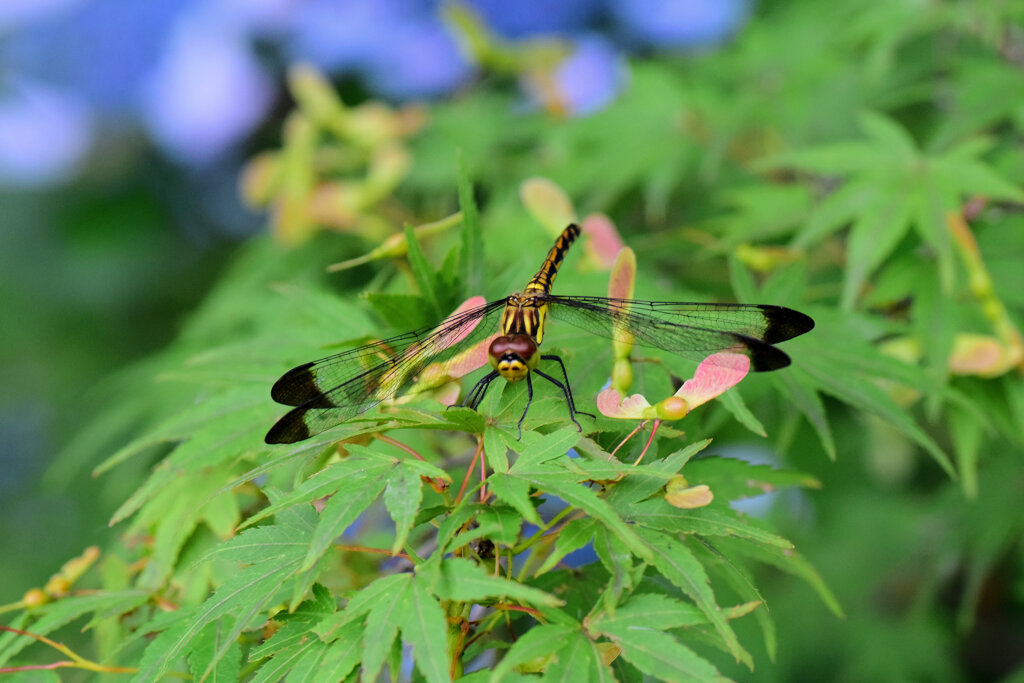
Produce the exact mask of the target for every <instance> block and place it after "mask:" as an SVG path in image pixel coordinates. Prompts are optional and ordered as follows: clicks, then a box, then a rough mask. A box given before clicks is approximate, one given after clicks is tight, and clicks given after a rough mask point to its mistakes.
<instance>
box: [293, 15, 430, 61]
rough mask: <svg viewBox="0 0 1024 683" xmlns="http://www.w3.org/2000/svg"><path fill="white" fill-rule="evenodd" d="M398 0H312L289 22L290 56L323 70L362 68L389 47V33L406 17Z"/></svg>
mask: <svg viewBox="0 0 1024 683" xmlns="http://www.w3.org/2000/svg"><path fill="white" fill-rule="evenodd" d="M409 4H410V3H409V2H403V1H402V0H375V1H374V2H366V1H365V0H312V1H311V2H307V3H306V4H305V5H303V8H302V11H301V12H299V13H297V14H296V16H295V19H294V21H293V22H292V26H291V29H292V31H293V35H292V37H291V46H290V49H289V54H290V57H291V58H292V59H295V60H299V61H308V62H311V63H313V64H314V65H316V66H318V67H320V68H321V69H324V70H327V71H339V70H340V71H344V70H358V69H363V68H365V67H366V66H367V65H369V64H371V63H372V62H373V61H374V60H375V59H376V58H377V57H378V55H379V54H381V53H384V52H385V51H386V50H388V49H390V47H391V45H390V43H392V42H393V41H392V38H391V33H392V31H393V30H394V27H395V26H396V25H398V24H399V23H402V22H406V21H409V20H410V11H409V10H410V7H409Z"/></svg>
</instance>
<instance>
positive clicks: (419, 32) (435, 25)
mask: <svg viewBox="0 0 1024 683" xmlns="http://www.w3.org/2000/svg"><path fill="white" fill-rule="evenodd" d="M471 73H472V67H471V66H470V64H469V63H468V62H467V61H466V59H465V58H464V57H463V56H462V53H461V52H460V51H459V48H458V45H457V44H456V43H455V39H454V37H453V36H452V35H451V33H450V32H449V30H448V29H447V28H446V27H445V26H444V25H443V24H442V23H441V21H440V20H439V19H436V18H435V19H428V20H426V21H423V22H417V23H415V24H406V25H404V26H402V27H401V28H400V29H399V30H397V31H395V33H394V35H393V42H392V43H391V45H389V46H388V49H387V50H385V51H383V52H382V53H381V54H380V55H378V57H377V59H375V60H374V61H373V62H372V63H371V65H370V66H369V68H368V69H367V70H366V74H367V78H368V79H369V84H370V87H371V88H372V89H373V90H374V91H375V92H377V93H379V94H381V95H385V96H387V97H391V98H395V99H407V98H418V97H436V96H438V95H444V94H446V93H449V92H451V91H453V90H455V89H456V88H458V87H459V86H460V85H462V84H463V83H465V82H466V80H467V79H468V78H469V76H470V75H471Z"/></svg>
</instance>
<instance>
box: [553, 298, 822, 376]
mask: <svg viewBox="0 0 1024 683" xmlns="http://www.w3.org/2000/svg"><path fill="white" fill-rule="evenodd" d="M546 303H547V304H548V307H549V311H550V313H551V316H552V317H553V318H555V319H556V320H562V321H565V322H567V323H569V324H570V325H573V326H575V327H578V328H580V329H583V330H585V331H587V332H590V333H592V334H596V335H600V336H603V337H606V338H609V339H614V340H617V341H622V342H626V343H634V344H638V345H640V346H648V347H653V348H657V349H662V350H664V351H670V352H672V353H675V354H679V355H681V356H685V357H687V358H690V359H691V360H695V361H698V362H699V361H702V360H703V359H704V358H706V357H707V356H710V355H712V354H714V353H718V352H721V351H728V352H732V353H742V354H743V355H746V356H748V357H749V358H750V360H751V364H752V366H753V369H754V370H755V371H760V372H763V371H768V370H777V369H779V368H784V367H786V366H787V365H789V363H790V360H789V356H787V355H786V354H785V353H784V352H783V351H782V350H780V349H777V348H775V347H774V346H772V344H773V343H776V342H780V341H784V340H786V339H790V338H792V337H795V336H797V335H800V334H803V333H804V332H807V331H808V330H810V329H811V328H813V327H814V322H813V321H812V320H811V319H810V318H809V317H808V316H806V315H804V314H803V313H800V312H798V311H794V310H792V309H789V308H784V307H782V306H766V305H758V304H703V303H677V302H658V301H635V300H631V299H608V298H604V297H595V296H567V297H563V296H555V295H548V296H547V297H546Z"/></svg>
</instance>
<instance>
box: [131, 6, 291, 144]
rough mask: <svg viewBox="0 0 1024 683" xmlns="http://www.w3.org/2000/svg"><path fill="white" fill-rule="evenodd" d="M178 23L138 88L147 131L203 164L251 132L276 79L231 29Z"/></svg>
mask: <svg viewBox="0 0 1024 683" xmlns="http://www.w3.org/2000/svg"><path fill="white" fill-rule="evenodd" d="M203 19H204V17H202V15H201V13H200V14H199V15H196V16H190V17H183V18H182V20H180V21H179V23H178V25H177V27H176V29H175V31H174V33H173V35H172V36H171V40H170V42H169V44H168V46H167V49H166V50H165V52H164V54H163V56H162V58H161V60H160V62H159V64H157V66H156V68H155V69H154V70H153V71H152V72H151V73H150V75H149V78H148V80H147V83H146V84H145V86H144V87H143V90H142V103H141V105H142V117H143V120H144V122H145V124H146V127H147V129H148V130H149V131H150V133H151V134H152V136H153V137H154V138H155V139H156V141H157V142H158V143H159V144H160V145H161V147H163V148H164V149H165V150H166V151H167V152H168V153H169V154H170V155H171V156H173V157H175V158H178V159H179V160H183V161H191V162H200V163H201V162H206V161H209V160H211V159H213V158H214V157H216V156H218V155H219V154H221V153H222V152H224V151H225V150H226V149H227V148H228V147H230V146H231V145H232V144H234V143H236V142H238V140H239V139H240V138H242V137H243V136H245V135H246V134H248V133H249V132H251V131H252V130H253V129H254V128H255V127H256V126H257V125H258V124H259V122H260V121H261V120H262V119H263V117H264V116H265V115H266V113H267V111H268V110H269V108H270V105H271V103H272V101H273V96H274V83H273V80H272V79H271V78H270V76H269V75H268V74H266V73H265V72H264V71H263V69H262V67H261V66H260V65H259V63H258V62H257V60H256V57H255V56H254V55H253V53H252V50H251V49H250V48H249V46H248V44H247V42H246V38H245V36H244V35H242V34H240V33H239V32H238V31H236V30H235V29H234V27H231V26H228V25H224V24H221V23H219V22H212V21H203Z"/></svg>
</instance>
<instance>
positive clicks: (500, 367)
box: [487, 334, 540, 382]
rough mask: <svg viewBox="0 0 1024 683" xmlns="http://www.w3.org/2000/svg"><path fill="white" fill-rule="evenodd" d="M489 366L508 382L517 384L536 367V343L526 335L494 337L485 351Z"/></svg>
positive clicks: (537, 357)
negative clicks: (489, 362)
mask: <svg viewBox="0 0 1024 683" xmlns="http://www.w3.org/2000/svg"><path fill="white" fill-rule="evenodd" d="M487 353H488V355H489V356H490V361H491V365H493V366H494V369H495V370H497V371H498V374H499V375H501V376H502V377H504V378H505V380H506V381H508V382H518V381H519V380H521V379H522V378H524V377H526V375H528V374H529V372H530V370H533V369H534V368H535V367H537V361H539V360H540V356H539V355H538V354H537V342H535V341H533V339H531V338H530V336H529V335H526V334H507V335H503V336H501V337H496V338H495V340H494V341H492V342H491V346H490V348H488V350H487Z"/></svg>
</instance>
